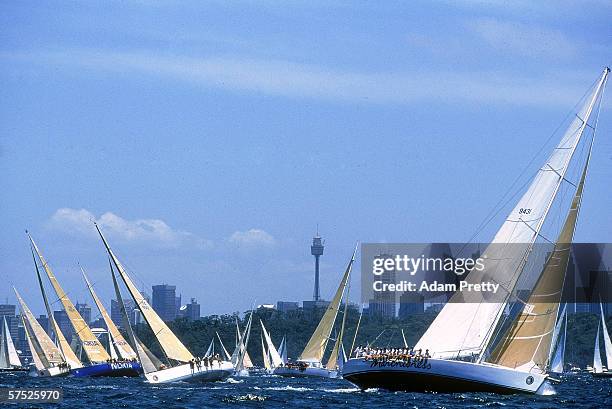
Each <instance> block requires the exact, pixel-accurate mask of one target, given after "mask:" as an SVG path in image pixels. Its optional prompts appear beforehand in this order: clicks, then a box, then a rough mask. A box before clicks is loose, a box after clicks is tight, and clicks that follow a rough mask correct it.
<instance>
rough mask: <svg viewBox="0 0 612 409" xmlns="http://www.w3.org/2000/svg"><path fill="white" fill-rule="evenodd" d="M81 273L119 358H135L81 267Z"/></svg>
mask: <svg viewBox="0 0 612 409" xmlns="http://www.w3.org/2000/svg"><path fill="white" fill-rule="evenodd" d="M81 273H82V274H83V278H84V279H85V283H86V284H87V288H89V292H90V293H91V298H93V300H94V302H95V303H96V306H97V307H98V310H99V311H100V315H102V319H103V320H104V323H105V324H106V328H107V329H108V332H110V334H111V338H112V340H113V344H114V345H115V347H116V348H117V351H118V352H119V356H120V357H121V358H123V359H134V358H136V353H135V352H134V350H133V349H132V347H131V346H130V344H128V343H127V341H126V340H125V338H123V335H121V332H119V329H117V326H116V325H115V323H114V322H113V320H111V317H110V316H109V315H108V312H107V311H106V308H104V304H102V301H100V299H99V298H98V295H97V294H96V293H95V291H94V289H93V286H92V285H91V283H90V282H89V280H88V279H87V276H86V275H85V271H84V270H83V267H81ZM110 347H111V348H112V345H110Z"/></svg>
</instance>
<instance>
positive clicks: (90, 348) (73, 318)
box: [28, 234, 110, 363]
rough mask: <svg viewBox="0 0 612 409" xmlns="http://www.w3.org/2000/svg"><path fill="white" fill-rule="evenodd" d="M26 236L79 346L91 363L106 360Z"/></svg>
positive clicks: (49, 269) (103, 352)
mask: <svg viewBox="0 0 612 409" xmlns="http://www.w3.org/2000/svg"><path fill="white" fill-rule="evenodd" d="M28 237H30V242H31V243H32V246H33V247H34V250H35V251H36V254H38V258H39V259H40V262H41V264H42V265H43V268H44V270H45V272H46V273H47V277H48V278H49V281H50V282H51V285H52V286H53V289H54V290H55V293H56V294H57V297H58V298H59V300H60V302H61V303H62V306H63V307H64V310H65V311H66V315H68V319H69V320H70V324H72V328H73V329H74V332H75V333H76V335H77V336H78V337H79V340H80V341H81V346H82V347H83V350H84V351H85V354H86V355H87V359H89V361H90V362H92V363H97V362H106V361H108V360H109V359H110V355H109V354H108V353H107V352H106V350H105V349H104V347H103V346H102V344H101V343H100V340H98V338H97V337H96V336H95V335H94V333H93V332H91V329H90V328H89V326H88V325H87V323H86V322H85V320H84V319H83V317H81V314H79V312H78V311H77V310H76V308H75V307H74V304H72V301H70V299H69V298H68V296H67V295H66V293H65V292H64V289H63V288H62V287H61V286H60V284H59V281H57V278H55V275H54V274H53V271H51V268H50V267H49V264H48V263H47V261H46V260H45V259H44V257H43V256H42V254H41V252H40V250H39V249H38V246H36V243H34V240H33V239H32V237H31V236H30V235H29V234H28Z"/></svg>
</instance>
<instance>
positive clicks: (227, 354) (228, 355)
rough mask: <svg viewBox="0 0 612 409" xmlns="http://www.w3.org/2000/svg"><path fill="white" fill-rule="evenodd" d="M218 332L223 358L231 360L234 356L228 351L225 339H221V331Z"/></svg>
mask: <svg viewBox="0 0 612 409" xmlns="http://www.w3.org/2000/svg"><path fill="white" fill-rule="evenodd" d="M216 334H217V338H218V339H219V344H221V349H222V350H223V355H224V358H223V360H224V361H231V359H232V357H231V355H230V354H229V353H228V352H227V349H225V345H223V341H221V336H220V335H219V333H218V332H216Z"/></svg>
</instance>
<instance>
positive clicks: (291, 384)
mask: <svg viewBox="0 0 612 409" xmlns="http://www.w3.org/2000/svg"><path fill="white" fill-rule="evenodd" d="M0 387H1V388H6V387H22V388H30V387H31V388H35V387H42V388H45V387H47V388H48V387H60V388H62V389H63V392H64V400H63V401H62V402H61V403H59V404H49V403H47V404H40V403H39V404H32V405H29V406H28V405H23V404H15V405H8V404H0V406H3V407H19V408H27V407H32V408H34V407H36V408H39V407H44V408H81V409H82V408H136V407H137V408H242V407H244V408H301V407H304V408H346V407H352V408H357V407H364V408H393V407H398V408H400V407H401V408H403V407H406V408H481V407H503V408H521V409H537V408H557V407H559V408H561V407H563V408H612V379H594V378H592V377H591V376H590V375H588V374H585V375H573V376H567V377H565V378H564V379H563V383H562V384H560V385H556V389H557V392H558V393H557V395H554V396H533V395H520V394H518V395H496V394H491V393H456V394H436V393H406V392H387V391H381V390H368V391H360V390H358V389H357V388H355V387H354V386H353V385H351V384H350V383H349V382H347V381H344V380H331V379H318V378H281V377H276V376H250V377H245V378H238V379H234V378H230V379H228V380H227V381H224V382H214V383H209V384H198V385H196V384H189V383H176V384H171V385H150V384H147V383H145V382H143V381H142V379H140V378H117V379H114V378H98V379H86V378H78V379H77V378H63V379H50V378H30V377H28V376H27V375H25V374H6V373H0Z"/></svg>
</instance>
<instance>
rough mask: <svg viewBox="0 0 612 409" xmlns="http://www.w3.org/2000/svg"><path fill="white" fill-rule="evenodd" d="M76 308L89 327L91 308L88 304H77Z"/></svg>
mask: <svg viewBox="0 0 612 409" xmlns="http://www.w3.org/2000/svg"><path fill="white" fill-rule="evenodd" d="M74 307H75V308H76V310H77V312H78V313H79V314H81V317H83V320H84V321H85V322H86V323H87V325H89V323H90V322H91V307H90V306H89V305H87V303H79V302H77V303H76V305H75V306H74Z"/></svg>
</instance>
